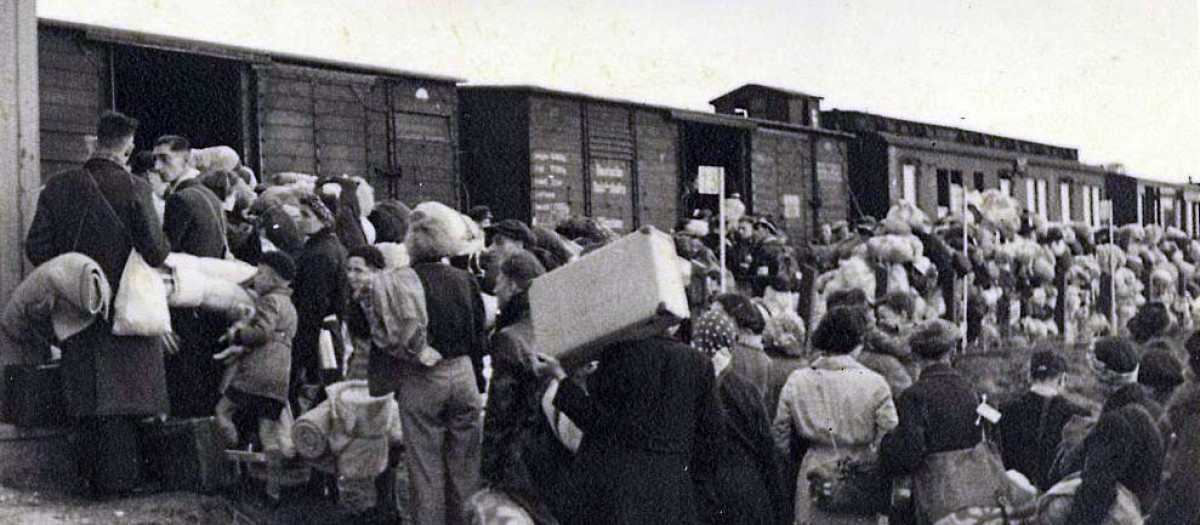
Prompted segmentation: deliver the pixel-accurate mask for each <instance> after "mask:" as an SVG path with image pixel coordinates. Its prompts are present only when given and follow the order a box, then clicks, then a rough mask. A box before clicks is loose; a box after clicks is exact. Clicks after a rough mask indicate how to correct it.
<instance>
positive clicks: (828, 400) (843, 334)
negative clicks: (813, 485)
mask: <svg viewBox="0 0 1200 525" xmlns="http://www.w3.org/2000/svg"><path fill="white" fill-rule="evenodd" d="M861 323H862V321H861V316H859V315H858V314H857V313H856V312H855V311H854V310H853V309H851V308H847V307H837V308H833V309H831V310H830V311H829V312H827V313H826V314H825V317H824V318H823V319H822V320H821V323H820V324H819V325H818V326H817V329H816V331H815V332H814V333H813V340H812V341H813V347H814V348H816V349H817V350H819V351H821V352H822V355H821V357H820V358H818V359H817V360H816V361H814V362H813V363H812V365H810V366H809V367H806V368H801V369H799V370H796V371H795V372H793V373H792V375H791V376H790V377H789V378H788V381H787V383H786V384H785V385H784V387H783V392H781V393H780V396H779V406H778V409H777V410H776V413H775V422H774V425H773V428H772V433H773V435H774V438H775V446H776V448H777V449H778V450H779V452H780V453H783V454H785V457H787V456H790V455H791V454H792V449H793V447H792V443H793V440H794V439H797V438H798V440H799V441H800V442H801V444H802V446H804V447H806V448H807V451H806V452H805V453H804V455H803V458H804V459H803V460H802V461H801V462H800V467H799V470H798V472H794V473H792V472H789V473H788V475H796V476H797V479H796V502H795V516H794V518H793V522H794V523H796V524H798V525H799V524H835V525H836V524H860V523H861V524H873V523H875V519H876V518H875V516H858V515H849V514H845V515H843V514H834V513H830V512H825V511H823V510H821V509H818V508H817V507H816V505H815V504H814V502H813V501H812V498H811V497H810V496H809V482H808V475H809V473H810V472H813V471H814V470H815V469H817V468H818V467H822V466H832V465H834V464H836V463H837V462H838V461H839V460H842V459H846V458H850V459H852V460H855V461H860V460H871V459H873V458H874V456H875V453H876V448H877V447H878V445H879V441H880V440H881V439H882V438H883V436H884V434H886V433H887V432H888V431H889V430H891V429H893V428H895V426H896V424H897V423H898V418H897V416H896V405H895V404H894V403H893V401H892V393H891V389H890V388H889V387H888V383H887V381H886V380H884V378H883V376H881V375H879V374H877V373H875V372H872V371H871V370H869V369H867V368H866V367H864V366H863V365H861V364H860V363H859V362H858V361H855V359H854V355H855V353H856V352H859V351H860V348H861V340H862V329H863V328H862V325H861Z"/></svg>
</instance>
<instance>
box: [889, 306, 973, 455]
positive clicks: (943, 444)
mask: <svg viewBox="0 0 1200 525" xmlns="http://www.w3.org/2000/svg"><path fill="white" fill-rule="evenodd" d="M956 334H957V329H956V328H955V327H954V325H952V324H950V323H948V322H945V321H941V320H935V321H931V322H930V323H928V324H927V325H926V326H923V327H921V328H920V329H918V330H917V331H916V332H914V333H913V335H912V336H911V337H910V338H909V346H910V347H912V352H913V356H914V357H916V358H917V359H918V360H919V362H920V364H921V376H920V378H919V379H918V380H917V382H916V383H914V384H913V386H912V387H910V388H909V389H908V390H905V391H904V393H903V394H900V399H899V400H898V401H897V403H896V412H897V413H898V414H899V416H900V425H899V426H898V427H896V429H895V430H893V431H892V432H891V433H889V434H888V435H887V436H885V437H884V439H883V443H882V445H881V447H880V451H879V461H880V464H881V466H882V467H883V468H884V470H885V471H887V472H889V473H892V474H901V473H908V472H912V471H913V470H914V469H916V468H917V467H919V466H920V465H921V463H922V462H923V461H924V460H925V456H927V455H929V454H933V453H937V452H947V451H951V450H959V449H964V448H971V447H973V446H975V445H976V444H978V443H979V440H980V439H982V436H981V434H980V432H979V427H977V426H975V420H976V419H977V417H978V416H977V415H976V414H975V407H976V406H977V405H978V404H979V399H978V398H976V396H975V391H974V390H973V389H972V388H971V383H970V382H969V381H967V379H966V378H964V377H963V376H962V374H960V373H958V371H957V370H955V369H954V368H953V367H951V366H950V351H951V350H952V349H953V348H954V347H955V345H956V339H955V337H956Z"/></svg>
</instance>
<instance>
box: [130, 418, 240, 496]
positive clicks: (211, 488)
mask: <svg viewBox="0 0 1200 525" xmlns="http://www.w3.org/2000/svg"><path fill="white" fill-rule="evenodd" d="M150 435H151V451H152V455H153V459H152V461H153V464H154V470H155V471H156V473H157V475H158V478H159V480H160V481H161V482H162V486H163V489H165V490H186V491H194V492H204V493H212V492H216V491H218V490H220V489H222V488H225V487H228V486H229V485H232V484H233V483H234V482H235V481H236V477H237V466H236V465H235V464H234V463H233V462H232V461H230V460H229V459H228V457H226V454H225V451H224V450H222V449H221V447H220V446H219V445H218V440H217V437H216V420H215V419H214V418H211V417H204V418H192V419H178V420H168V421H166V422H164V423H162V424H160V425H156V426H155V427H154V428H152V429H151V431H150Z"/></svg>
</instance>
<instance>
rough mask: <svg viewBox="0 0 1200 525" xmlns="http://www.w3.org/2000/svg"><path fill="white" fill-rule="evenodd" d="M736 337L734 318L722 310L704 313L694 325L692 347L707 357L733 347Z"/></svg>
mask: <svg viewBox="0 0 1200 525" xmlns="http://www.w3.org/2000/svg"><path fill="white" fill-rule="evenodd" d="M736 337H737V326H736V325H735V324H734V322H733V318H731V317H729V315H728V314H726V313H725V312H722V311H720V310H715V309H714V310H709V311H707V312H704V314H703V315H701V316H700V318H698V319H696V322H695V323H694V324H693V325H692V346H693V347H694V348H695V349H696V350H699V351H701V352H704V353H705V354H706V355H710V356H711V355H713V354H715V353H717V351H719V350H723V349H728V348H731V347H733V342H734V339H735V338H736Z"/></svg>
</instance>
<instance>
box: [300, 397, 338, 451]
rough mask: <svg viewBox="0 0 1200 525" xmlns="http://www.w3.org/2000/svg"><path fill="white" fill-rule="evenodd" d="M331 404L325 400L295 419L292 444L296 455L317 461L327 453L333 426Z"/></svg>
mask: <svg viewBox="0 0 1200 525" xmlns="http://www.w3.org/2000/svg"><path fill="white" fill-rule="evenodd" d="M331 410H332V403H330V401H329V400H328V399H327V400H325V401H324V402H322V403H321V404H319V405H317V406H316V407H314V408H313V409H312V410H309V411H308V412H305V413H304V414H303V415H301V416H300V417H299V418H297V419H296V424H295V425H293V426H292V442H293V443H294V445H295V447H296V453H297V454H300V455H301V456H304V457H306V458H308V459H317V458H319V457H321V456H323V455H325V453H326V452H327V451H329V431H330V427H331V426H332V425H333V419H332V417H331Z"/></svg>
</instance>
